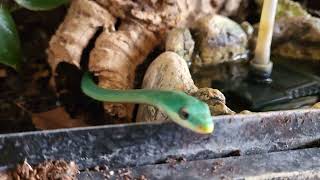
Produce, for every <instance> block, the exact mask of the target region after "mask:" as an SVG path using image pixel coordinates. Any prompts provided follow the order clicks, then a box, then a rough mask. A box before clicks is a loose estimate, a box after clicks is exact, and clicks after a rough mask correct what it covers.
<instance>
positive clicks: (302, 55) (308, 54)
mask: <svg viewBox="0 0 320 180" xmlns="http://www.w3.org/2000/svg"><path fill="white" fill-rule="evenodd" d="M273 39H274V40H273V43H272V46H273V47H272V49H273V51H272V53H273V54H274V55H278V56H282V57H287V58H293V59H308V60H317V61H319V60H320V47H319V46H318V44H319V43H320V19H319V18H315V17H283V18H281V19H279V20H278V21H277V22H276V24H275V29H274V38H273Z"/></svg>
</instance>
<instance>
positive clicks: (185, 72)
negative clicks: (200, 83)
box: [136, 52, 198, 122]
mask: <svg viewBox="0 0 320 180" xmlns="http://www.w3.org/2000/svg"><path fill="white" fill-rule="evenodd" d="M142 88H144V89H169V90H173V89H175V90H181V91H184V92H186V93H192V92H195V91H197V89H198V88H197V87H196V86H195V85H194V83H193V80H192V78H191V75H190V72H189V69H188V65H187V62H186V61H185V60H184V59H183V58H182V57H180V56H179V55H178V54H176V53H174V52H164V53H162V54H161V55H160V56H158V57H157V58H156V59H155V60H154V61H153V62H152V63H151V64H150V66H149V68H148V70H147V72H146V74H145V76H144V80H143V83H142ZM156 120H168V117H167V116H166V115H165V114H163V113H162V112H160V111H159V110H158V109H156V108H154V107H152V106H147V105H140V106H139V109H138V114H137V118H136V121H137V122H139V121H156Z"/></svg>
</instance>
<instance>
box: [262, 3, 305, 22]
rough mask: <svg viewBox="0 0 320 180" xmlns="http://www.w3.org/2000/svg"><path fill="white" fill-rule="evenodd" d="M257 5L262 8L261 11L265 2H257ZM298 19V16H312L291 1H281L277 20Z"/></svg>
mask: <svg viewBox="0 0 320 180" xmlns="http://www.w3.org/2000/svg"><path fill="white" fill-rule="evenodd" d="M256 3H257V4H258V5H259V6H260V10H261V8H262V3H263V0H256ZM294 16H295V17H298V16H305V17H307V16H310V15H309V14H308V12H307V11H305V10H304V9H303V7H302V6H301V5H300V4H299V3H297V2H293V1H291V0H279V1H278V8H277V17H276V18H277V19H278V18H281V17H294Z"/></svg>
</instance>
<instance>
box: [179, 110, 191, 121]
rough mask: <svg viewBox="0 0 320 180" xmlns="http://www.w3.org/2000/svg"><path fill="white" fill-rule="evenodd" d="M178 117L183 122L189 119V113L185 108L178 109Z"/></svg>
mask: <svg viewBox="0 0 320 180" xmlns="http://www.w3.org/2000/svg"><path fill="white" fill-rule="evenodd" d="M179 115H180V117H181V119H184V120H186V119H188V118H189V113H188V111H187V110H186V109H185V108H181V109H180V111H179Z"/></svg>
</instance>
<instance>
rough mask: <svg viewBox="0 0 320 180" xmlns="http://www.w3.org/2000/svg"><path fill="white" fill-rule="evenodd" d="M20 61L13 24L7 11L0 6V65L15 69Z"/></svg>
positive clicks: (17, 38)
mask: <svg viewBox="0 0 320 180" xmlns="http://www.w3.org/2000/svg"><path fill="white" fill-rule="evenodd" d="M21 60H22V56H21V48H20V40H19V36H18V32H17V30H16V26H15V23H14V21H13V19H12V17H11V14H10V12H9V10H8V9H6V8H4V7H2V6H0V63H2V64H6V65H8V66H11V67H13V68H15V69H17V68H18V67H19V65H20V63H21Z"/></svg>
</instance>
